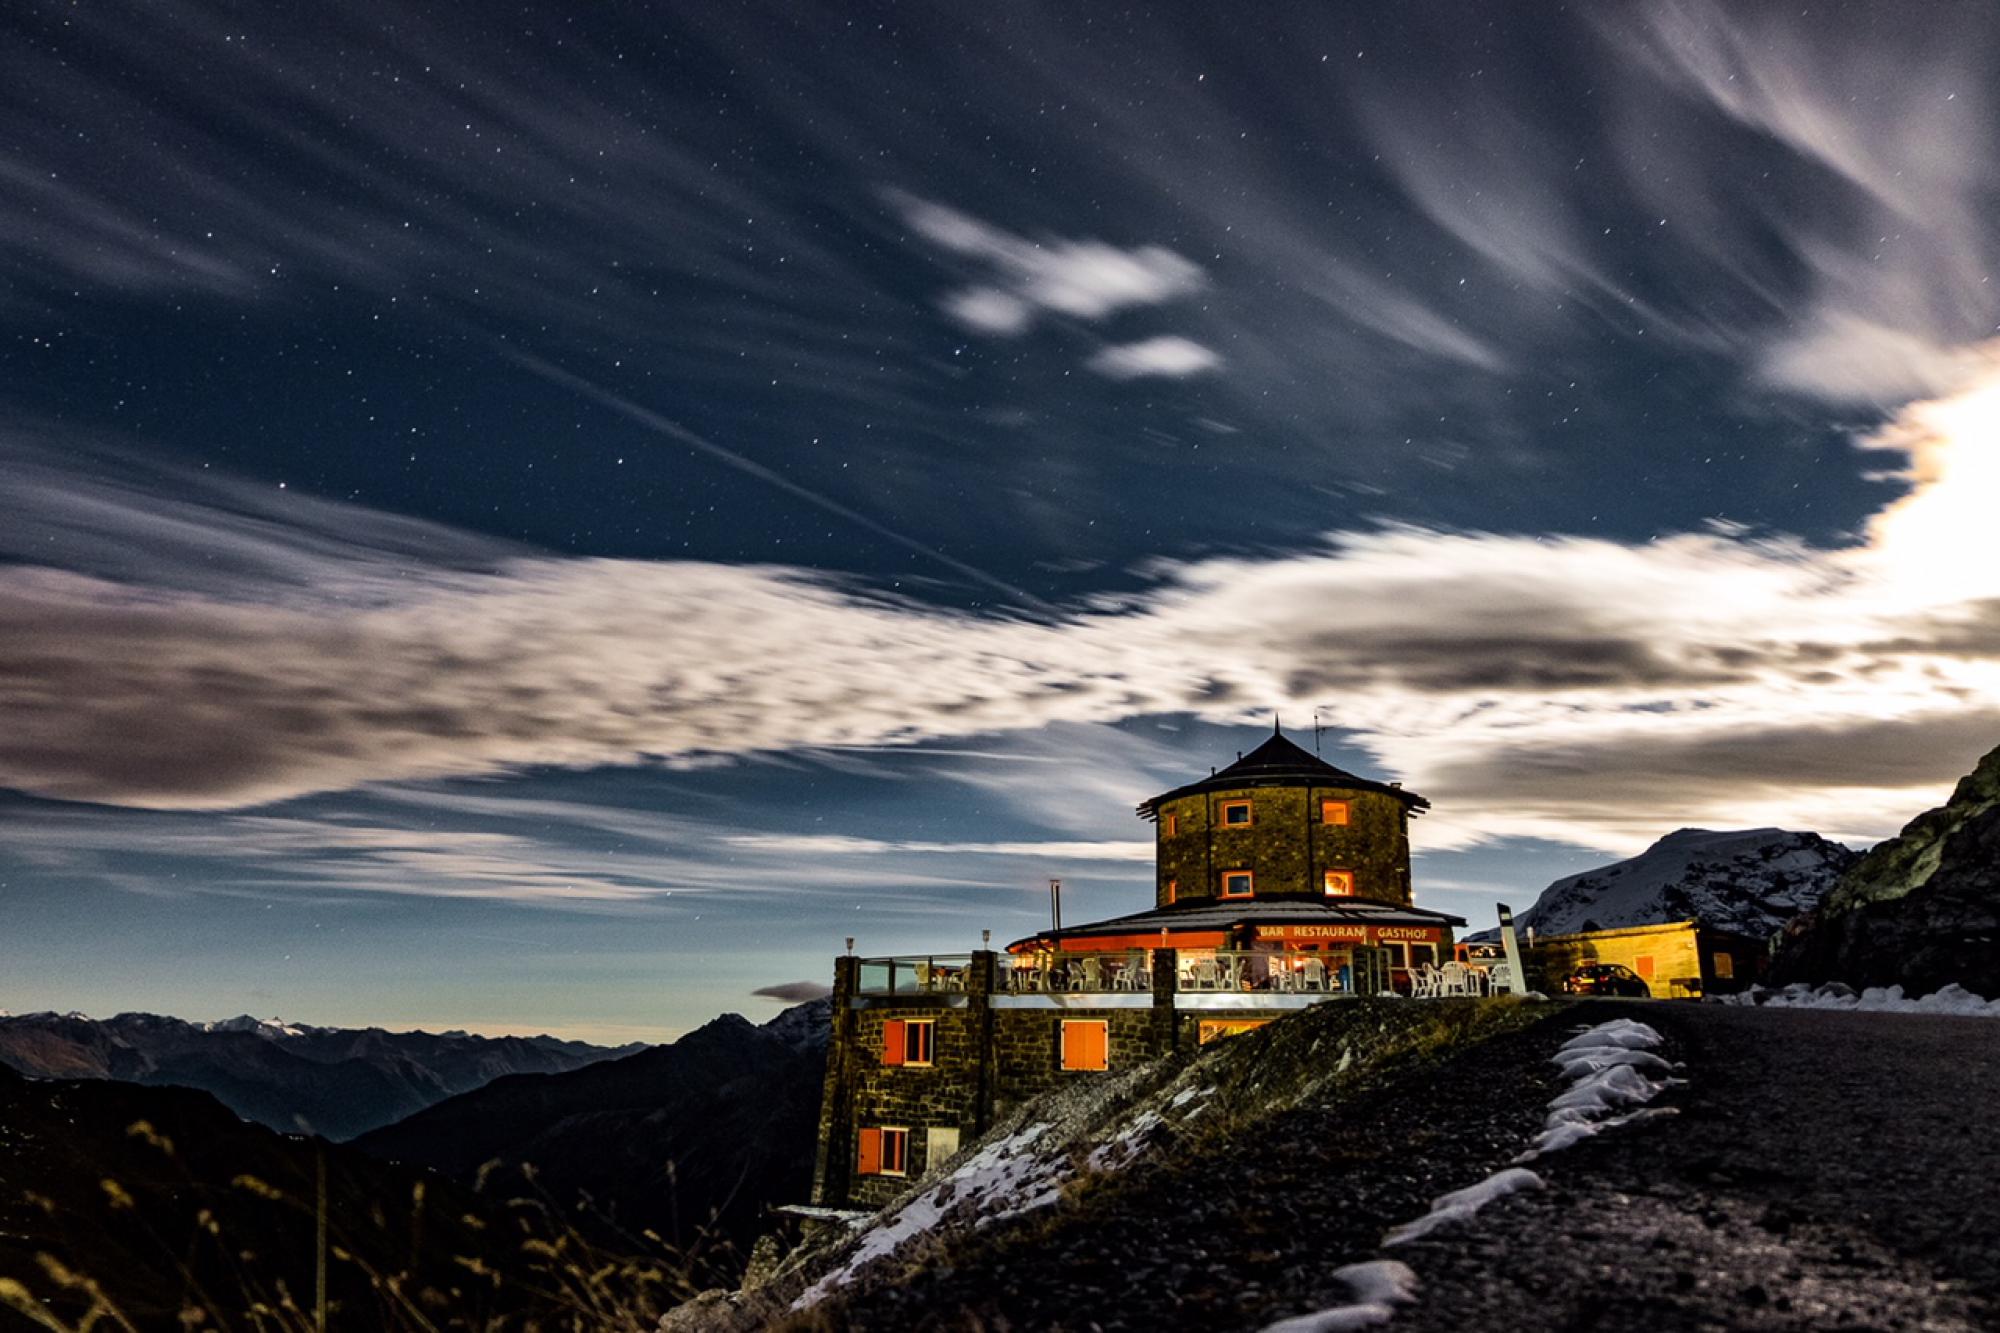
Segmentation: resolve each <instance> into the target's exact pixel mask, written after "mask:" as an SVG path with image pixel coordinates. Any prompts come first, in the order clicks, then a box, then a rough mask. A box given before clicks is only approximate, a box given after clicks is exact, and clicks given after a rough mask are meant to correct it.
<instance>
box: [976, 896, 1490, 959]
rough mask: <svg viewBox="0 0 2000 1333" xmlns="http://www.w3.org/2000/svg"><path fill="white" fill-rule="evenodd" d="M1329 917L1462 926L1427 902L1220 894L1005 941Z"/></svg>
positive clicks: (1308, 922) (1313, 921) (1318, 921)
mask: <svg viewBox="0 0 2000 1333" xmlns="http://www.w3.org/2000/svg"><path fill="white" fill-rule="evenodd" d="M1331 923H1340V924H1343V925H1362V926H1462V925H1464V924H1465V918H1464V917H1462V916H1453V915H1452V914H1451V913H1449V912H1433V911H1431V910H1430V909H1429V908H1425V907H1406V906H1404V905H1403V904H1402V903H1384V902H1377V901H1375V900H1374V899H1372V898H1321V897H1315V896H1312V895H1308V894H1298V895H1294V896H1291V897H1280V896H1273V897H1268V898H1252V899H1249V900H1248V901H1243V902H1233V901H1222V900H1207V901H1196V902H1193V903H1178V904H1176V905H1174V906H1172V907H1156V908H1153V909H1152V910H1151V911H1146V912H1134V913H1132V914H1131V915H1130V916H1114V917H1109V918H1107V919H1105V920H1103V921H1086V922H1083V923H1082V924H1081V925H1075V926H1064V927H1063V928H1062V930H1060V931H1050V930H1045V931H1040V932H1037V933H1036V934H1033V935H1029V936H1027V937H1025V938H1023V939H1018V940H1015V941H1014V942H1013V943H1012V944H1009V945H1008V946H1007V947H1008V948H1009V949H1013V948H1014V947H1016V946H1017V945H1022V944H1031V943H1033V942H1034V941H1036V940H1040V939H1047V938H1049V937H1050V936H1060V937H1061V938H1063V939H1071V938H1076V937H1089V936H1091V935H1135V934H1150V933H1151V932H1153V931H1156V930H1162V929H1166V930H1228V929H1229V928H1231V927H1232V926H1258V925H1263V926H1283V925H1298V926H1316V925H1325V924H1331Z"/></svg>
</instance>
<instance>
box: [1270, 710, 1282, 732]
mask: <svg viewBox="0 0 2000 1333" xmlns="http://www.w3.org/2000/svg"><path fill="white" fill-rule="evenodd" d="M1271 734H1272V735H1273V736H1282V735H1284V734H1285V731H1284V728H1282V727H1280V726H1279V725H1278V715H1277V714H1276V713H1273V714H1271Z"/></svg>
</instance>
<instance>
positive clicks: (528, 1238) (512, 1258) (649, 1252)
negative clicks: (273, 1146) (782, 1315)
mask: <svg viewBox="0 0 2000 1333" xmlns="http://www.w3.org/2000/svg"><path fill="white" fill-rule="evenodd" d="M127 1133H128V1135H129V1136H130V1137H131V1138H132V1139H135V1140H138V1141H140V1142H143V1143H145V1144H146V1145H148V1146H149V1147H151V1148H152V1149H153V1150H155V1151H156V1152H157V1153H158V1154H159V1156H160V1158H161V1159H162V1161H163V1162H164V1163H167V1164H172V1165H174V1166H176V1167H178V1165H179V1158H178V1156H177V1154H176V1151H175V1147H174V1144H173V1142H172V1141H171V1140H170V1139H168V1138H166V1137H165V1136H163V1135H161V1134H159V1133H158V1132H156V1131H155V1130H154V1128H153V1126H152V1125H151V1124H149V1123H147V1122H145V1121H139V1122H137V1123H134V1124H133V1125H131V1126H130V1127H129V1129H128V1131H127ZM336 1151H337V1150H336ZM182 1170H183V1174H185V1171H184V1168H182ZM524 1174H525V1176H526V1179H527V1182H528V1190H527V1192H526V1193H525V1194H523V1195H521V1196H518V1197H510V1198H506V1199H497V1200H496V1199H489V1198H485V1197H480V1196H474V1199H473V1201H472V1206H470V1207H467V1206H466V1202H465V1197H464V1196H463V1195H462V1194H460V1193H459V1192H457V1191H448V1192H449V1193H450V1194H451V1195H452V1196H453V1201H452V1202H449V1203H447V1202H444V1201H443V1200H442V1199H441V1198H439V1197H438V1196H439V1195H440V1194H441V1193H443V1192H445V1191H441V1190H436V1189H433V1188H432V1187H431V1186H430V1185H428V1184H427V1183H426V1182H424V1181H418V1182H417V1183H416V1184H415V1185H414V1186H413V1187H412V1188H411V1190H410V1193H409V1197H408V1198H407V1199H404V1200H402V1201H400V1202H399V1203H397V1202H389V1201H385V1200H370V1201H367V1202H365V1203H357V1202H356V1201H354V1200H352V1199H341V1198H338V1197H330V1196H329V1193H328V1188H327V1172H326V1149H325V1148H324V1147H323V1146H322V1147H320V1148H319V1149H318V1155H317V1160H316V1170H315V1171H314V1172H313V1173H312V1174H311V1175H310V1176H309V1177H308V1179H307V1182H306V1188H305V1190H304V1191H296V1190H288V1189H285V1188H282V1187H281V1186H279V1185H276V1184H273V1183H271V1181H269V1180H266V1179H264V1178H262V1177H260V1176H258V1175H255V1174H251V1173H249V1172H244V1173H241V1174H238V1175H236V1176H235V1177H234V1179H233V1180H231V1181H230V1182H229V1184H228V1186H227V1188H226V1190H223V1191H221V1192H220V1193H219V1192H218V1190H217V1189H216V1187H215V1186H214V1185H213V1184H212V1183H203V1182H198V1181H195V1180H194V1179H192V1177H188V1178H187V1180H186V1186H187V1187H186V1188H185V1189H171V1188H170V1189H165V1190H162V1189H160V1188H158V1187H157V1182H154V1184H153V1186H152V1187H143V1188H142V1187H138V1186H136V1185H135V1187H134V1188H132V1189H128V1188H127V1187H126V1185H125V1184H124V1183H121V1182H120V1181H118V1180H115V1179H110V1178H105V1179H103V1180H101V1181H100V1182H99V1184H98V1195H99V1199H98V1205H99V1207H101V1209H102V1210H103V1214H102V1216H101V1217H98V1218H90V1219H81V1220H84V1221H88V1222H91V1223H93V1224H98V1225H103V1226H107V1227H115V1228H117V1234H118V1235H119V1237H120V1240H121V1244H135V1245H136V1246H137V1247H139V1254H140V1256H141V1257H142V1258H144V1259H145V1260H147V1261H148V1262H147V1264H146V1268H147V1271H149V1272H166V1273H170V1274H172V1275H174V1280H175V1281H176V1282H177V1285H178V1286H179V1289H180V1290H179V1297H178V1300H179V1309H178V1311H177V1312H176V1313H173V1314H171V1315H164V1314H163V1309H171V1307H172V1305H173V1303H174V1299H175V1298H174V1295H173V1293H171V1292H158V1291H146V1292H144V1293H143V1294H142V1295H141V1294H138V1293H135V1292H134V1291H133V1290H132V1289H131V1286H132V1284H131V1282H130V1281H129V1275H127V1276H128V1281H127V1282H125V1283H123V1284H121V1283H120V1281H119V1280H118V1278H119V1274H118V1273H117V1272H115V1271H101V1272H95V1273H93V1272H90V1271H83V1270H85V1269H87V1268H88V1267H89V1264H88V1262H87V1258H86V1256H81V1255H76V1254H71V1255H70V1256H69V1257H68V1261H67V1262H66V1261H65V1259H64V1257H62V1256H61V1255H59V1254H58V1253H57V1252H56V1251H57V1250H58V1249H61V1248H63V1247H61V1246H54V1247H52V1248H51V1249H49V1250H43V1251H39V1252H35V1253H34V1271H32V1272H27V1273H22V1272H17V1273H16V1274H15V1275H14V1276H0V1310H6V1311H12V1312H13V1313H15V1314H17V1315H20V1316H22V1317H24V1318H26V1319H27V1320H28V1321H29V1322H30V1324H31V1325H33V1326H35V1327H37V1328H41V1329H46V1330H51V1331H52V1333H111V1331H116V1333H150V1330H152V1329H156V1328H161V1327H167V1326H171V1327H175V1328H178V1329H182V1330H188V1331H190V1333H194V1331H197V1330H202V1331H206V1330H215V1331H216V1333H232V1331H237V1330H240V1331H241V1333H327V1330H348V1329H353V1330H385V1331H386V1333H443V1331H444V1330H461V1329H477V1330H483V1331H485V1333H508V1331H512V1330H521V1331H522V1333H529V1331H535V1333H544V1331H545V1333H559V1331H564V1333H586V1331H588V1333H651V1330H653V1329H654V1328H655V1326H656V1325H657V1323H658V1320H659V1317H660V1315H661V1314H662V1313H663V1312H664V1311H665V1310H667V1309H669V1308H671V1307H672V1306H674V1305H676V1304H678V1303H679V1302H681V1301H682V1300H685V1299H686V1298H687V1297H688V1296H690V1295H692V1294H693V1293H694V1291H695V1290H696V1289H697V1288H698V1285H699V1281H698V1279H699V1277H700V1275H701V1273H702V1271H703V1270H704V1268H705V1266H707V1265H710V1264H712V1263H713V1262H714V1260H715V1259H716V1258H717V1257H718V1256H717V1254H716V1248H717V1247H716V1246H715V1245H714V1244H709V1243H707V1242H705V1241H704V1242H697V1244H696V1245H695V1246H694V1247H692V1248H691V1249H689V1250H676V1249H674V1248H672V1247H670V1246H668V1245H666V1244H665V1243H664V1242H663V1241H662V1240H661V1239H660V1238H659V1237H658V1236H657V1235H655V1234H654V1233H651V1232H644V1233H641V1234H640V1235H638V1236H626V1235H622V1234H621V1233H616V1232H613V1231H611V1230H610V1229H609V1228H608V1227H593V1231H594V1232H596V1233H597V1234H598V1236H599V1237H600V1238H599V1239H593V1238H591V1237H588V1236H586V1235H585V1234H584V1233H583V1232H582V1231H581V1230H579V1228H578V1227H577V1226H576V1225H575V1224H574V1223H573V1221H572V1220H571V1216H570V1215H568V1214H566V1213H565V1212H564V1211H563V1210H562V1209H560V1208H559V1207H557V1206H556V1205H555V1203H554V1202H553V1201H552V1200H551V1199H550V1198H548V1197H547V1195H546V1194H545V1193H544V1192H543V1191H542V1190H541V1189H540V1187H539V1185H538V1184H537V1183H536V1181H535V1180H534V1176H533V1173H532V1172H531V1171H529V1172H525V1173H524ZM203 1199H206V1200H207V1201H208V1202H207V1203H202V1202H200V1201H201V1200H203ZM28 1202H29V1204H30V1205H31V1209H30V1213H31V1215H33V1214H34V1213H40V1214H42V1215H43V1216H45V1217H46V1218H47V1220H48V1222H49V1224H50V1234H51V1235H52V1236H53V1235H55V1234H58V1233H59V1232H60V1231H62V1230H66V1229H67V1230H73V1226H71V1227H64V1226H59V1225H58V1210H57V1209H56V1206H55V1204H54V1202H53V1201H51V1200H47V1199H38V1198H35V1197H32V1196H31V1197H30V1198H29V1199H28ZM78 1220H79V1219H77V1218H75V1217H74V1216H73V1215H68V1214H66V1215H64V1216H63V1218H62V1221H63V1222H64V1223H70V1224H73V1223H75V1222H77V1221H78ZM605 1235H610V1236H611V1237H612V1239H613V1240H614V1241H615V1242H617V1248H613V1247H611V1246H609V1245H607V1244H606V1243H605V1241H604V1240H603V1239H602V1237H603V1236H605ZM295 1238H303V1240H302V1242H301V1241H300V1240H298V1239H295ZM301 1243H302V1244H303V1246H304V1247H305V1248H306V1249H307V1250H308V1251H309V1252H307V1253H300V1252H299V1250H300V1246H301ZM148 1246H149V1247H150V1249H151V1253H146V1252H145V1247H148ZM19 1252H20V1250H19V1247H18V1246H17V1247H16V1253H19ZM119 1262H120V1261H117V1260H107V1261H106V1263H107V1265H108V1266H109V1267H111V1268H115V1267H116V1266H117V1264H118V1263H119ZM127 1262H129V1261H127ZM142 1299H143V1301H144V1302H145V1304H146V1305H147V1306H148V1309H147V1310H146V1311H143V1312H142V1311H139V1310H138V1309H137V1306H138V1304H139V1302H140V1301H141V1300H142ZM163 1301H164V1307H163V1306H162V1302H163ZM163 1318H168V1319H171V1320H172V1323H171V1325H168V1324H165V1323H163V1322H162V1320H163Z"/></svg>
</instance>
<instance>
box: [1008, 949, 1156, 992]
mask: <svg viewBox="0 0 2000 1333" xmlns="http://www.w3.org/2000/svg"><path fill="white" fill-rule="evenodd" d="M1000 970H1001V974H1002V975H1001V977H1000V980H999V982H998V985H999V986H1000V987H1001V988H1002V989H1003V990H1005V991H1007V992H1008V993H1010V994H1014V995H1028V994H1055V993H1067V992H1074V993H1079V994H1088V995H1112V994H1118V993H1121V992H1123V993H1127V994H1129V993H1132V992H1138V991H1150V990H1152V988H1153V956H1152V951H1151V950H1150V949H1130V950H1123V951H1120V952H1117V953H1045V954H1024V955H1022V956H1021V957H1018V958H1014V959H1011V960H1007V961H1004V962H1002V964H1001V968H1000Z"/></svg>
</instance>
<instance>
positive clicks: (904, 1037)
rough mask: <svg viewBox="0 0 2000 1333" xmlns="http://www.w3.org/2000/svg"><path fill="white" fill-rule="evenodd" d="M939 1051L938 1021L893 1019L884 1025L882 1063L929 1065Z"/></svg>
mask: <svg viewBox="0 0 2000 1333" xmlns="http://www.w3.org/2000/svg"><path fill="white" fill-rule="evenodd" d="M936 1049H937V1020H936V1019H934V1018H891V1019H888V1020H886V1021H885V1022H884V1023H883V1024H882V1063H883V1064H885V1065H928V1064H930V1063H931V1055H932V1052H933V1051H935V1050H936Z"/></svg>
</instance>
